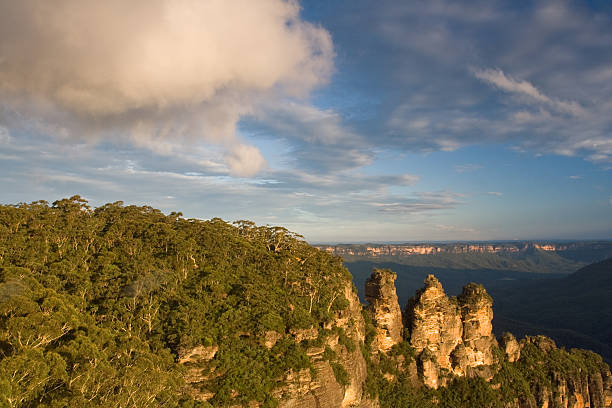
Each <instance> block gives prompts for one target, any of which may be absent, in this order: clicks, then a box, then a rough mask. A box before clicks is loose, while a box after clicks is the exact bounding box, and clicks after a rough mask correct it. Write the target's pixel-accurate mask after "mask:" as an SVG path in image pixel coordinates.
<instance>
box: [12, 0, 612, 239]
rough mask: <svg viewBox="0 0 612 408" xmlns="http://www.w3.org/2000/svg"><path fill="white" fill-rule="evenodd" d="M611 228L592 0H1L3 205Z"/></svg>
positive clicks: (449, 232)
mask: <svg viewBox="0 0 612 408" xmlns="http://www.w3.org/2000/svg"><path fill="white" fill-rule="evenodd" d="M74 194H79V195H81V196H83V197H85V198H87V199H88V200H89V201H90V203H91V204H92V205H101V204H104V203H107V202H114V201H118V200H121V201H124V202H125V203H126V204H138V205H151V206H153V207H156V208H160V209H161V210H163V211H164V212H170V211H181V212H183V214H184V215H185V216H187V217H195V218H203V219H208V218H212V217H221V218H223V219H226V220H228V221H233V220H238V219H250V220H253V221H255V222H257V223H258V224H271V225H282V226H285V227H287V228H289V229H290V230H293V231H296V232H298V233H300V234H303V235H304V236H305V238H306V239H307V240H309V241H310V242H358V241H426V240H495V239H609V238H612V6H611V5H610V2H607V1H592V2H572V1H537V2H530V1H466V2H461V1H452V2H450V1H436V0H432V1H428V2H397V1H390V0H389V1H386V0H382V1H378V2H376V3H372V2H368V1H364V0H350V1H348V0H347V1H318V0H309V1H303V2H302V3H296V2H287V1H283V0H260V1H258V2H252V1H247V0H231V1H229V0H228V1H216V0H209V1H205V0H175V1H170V0H150V1H144V0H143V1H139V0H137V1H133V2H129V3H125V2H122V1H118V0H117V1H108V2H104V3H100V2H88V1H85V2H83V1H80V0H79V1H77V0H63V1H62V2H57V3H53V4H51V3H48V2H45V1H42V0H40V1H37V0H28V1H23V2H12V1H8V0H7V1H3V0H0V202H2V203H18V202H30V201H35V200H40V199H44V200H47V201H50V202H52V201H54V200H56V199H59V198H62V197H69V196H71V195H74Z"/></svg>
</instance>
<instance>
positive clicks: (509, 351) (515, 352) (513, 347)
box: [500, 332, 521, 363]
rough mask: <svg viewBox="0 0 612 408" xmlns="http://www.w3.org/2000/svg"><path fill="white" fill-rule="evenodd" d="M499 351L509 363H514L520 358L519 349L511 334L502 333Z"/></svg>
mask: <svg viewBox="0 0 612 408" xmlns="http://www.w3.org/2000/svg"><path fill="white" fill-rule="evenodd" d="M500 346H501V349H502V350H503V351H504V352H505V353H506V358H507V359H508V361H509V362H511V363H514V362H515V361H517V360H518V359H519V358H520V357H521V347H520V345H519V343H518V341H516V337H514V335H513V334H512V333H507V332H506V333H504V334H503V335H502V337H501V339H500Z"/></svg>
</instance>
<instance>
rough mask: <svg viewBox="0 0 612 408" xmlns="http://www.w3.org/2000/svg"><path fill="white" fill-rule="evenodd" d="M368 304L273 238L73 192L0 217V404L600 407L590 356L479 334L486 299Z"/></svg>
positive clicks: (339, 271)
mask: <svg viewBox="0 0 612 408" xmlns="http://www.w3.org/2000/svg"><path fill="white" fill-rule="evenodd" d="M395 278H396V275H395V274H394V273H393V272H391V271H389V270H375V271H374V272H373V274H372V276H371V277H370V279H369V281H368V282H367V286H366V297H367V301H368V305H367V306H364V305H362V304H361V303H360V302H359V299H358V297H357V294H356V290H355V287H354V286H353V284H352V279H351V276H350V274H349V273H348V271H347V270H346V269H345V268H344V267H343V266H342V260H341V259H340V258H338V257H335V256H332V255H330V254H328V253H326V252H324V251H319V250H317V249H316V248H313V247H311V246H310V245H308V244H307V243H306V242H305V241H304V240H303V239H301V237H300V236H298V235H296V234H293V233H291V232H289V231H287V230H286V229H284V228H280V227H259V226H256V225H254V224H253V223H251V222H248V221H239V222H236V223H233V224H230V223H227V222H224V221H222V220H220V219H212V220H209V221H201V220H194V219H184V218H183V217H182V216H181V214H180V213H171V214H169V215H164V214H163V213H161V212H160V211H159V210H155V209H153V208H150V207H136V206H124V205H123V203H121V202H117V203H113V204H107V205H104V206H102V207H98V208H90V207H89V206H88V204H87V202H86V201H85V200H83V199H82V198H80V197H78V196H75V197H72V198H70V199H64V200H59V201H56V202H55V203H53V204H52V205H49V204H48V203H46V202H35V203H31V204H20V205H5V206H0V406H3V407H4V406H6V407H12V408H21V407H24V408H25V407H60V406H62V407H63V406H75V407H81V406H84V407H85V406H86V407H122V408H137V407H138V408H140V407H183V408H188V407H189V408H195V407H252V408H256V407H261V408H264V407H266V408H273V407H282V408H294V407H295V408H298V407H300V408H302V407H303V408H348V407H361V408H391V407H413V406H414V407H440V408H442V407H500V408H501V407H508V408H532V407H533V408H536V407H538V408H539V407H544V406H545V407H549V408H556V407H564V408H567V407H572V408H579V407H590V408H600V407H602V408H603V407H607V406H609V405H610V403H611V400H610V398H611V396H612V395H611V394H610V387H611V385H612V384H611V382H612V377H611V375H610V370H609V368H608V366H607V365H606V364H604V363H603V362H602V359H601V357H599V356H598V355H596V354H594V353H591V352H588V351H583V350H570V351H566V350H564V349H560V348H557V347H556V346H555V344H554V343H553V342H552V341H551V340H549V339H547V338H544V337H527V338H525V339H523V340H520V341H517V340H516V339H515V338H514V337H513V336H512V335H510V334H506V335H504V336H503V337H502V338H501V339H500V340H499V341H497V340H496V339H495V338H494V337H493V336H492V335H491V319H492V311H491V304H492V300H491V298H490V297H489V295H488V294H487V293H486V291H485V289H484V288H483V287H482V286H480V285H477V284H468V285H467V286H466V287H465V288H464V290H463V292H462V293H461V294H460V295H459V296H458V297H456V298H453V297H448V296H447V295H446V294H445V293H444V290H443V288H442V286H441V284H440V283H439V282H438V280H437V279H436V278H435V277H433V276H430V277H428V278H427V279H426V281H425V287H424V288H423V289H421V290H419V291H418V292H417V293H416V294H415V296H414V297H413V298H412V299H411V301H410V302H409V304H408V305H407V306H406V307H405V308H404V312H403V313H402V310H401V308H400V305H399V302H398V298H397V294H396V290H395V285H394V281H395Z"/></svg>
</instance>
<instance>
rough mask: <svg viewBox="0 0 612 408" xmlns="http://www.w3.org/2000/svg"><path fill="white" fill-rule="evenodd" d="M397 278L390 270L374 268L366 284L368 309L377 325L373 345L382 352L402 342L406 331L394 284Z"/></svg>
mask: <svg viewBox="0 0 612 408" xmlns="http://www.w3.org/2000/svg"><path fill="white" fill-rule="evenodd" d="M396 278H397V275H396V274H395V273H393V272H391V271H390V270H386V269H374V272H372V276H370V279H368V281H367V282H366V286H365V295H366V300H367V301H368V303H369V305H368V310H369V311H370V313H371V314H372V320H373V323H374V326H375V327H376V339H375V340H374V344H373V345H372V347H373V348H374V349H375V350H378V351H382V352H387V351H389V350H390V349H391V347H393V346H394V345H396V344H398V343H399V342H401V341H402V336H403V331H404V326H403V324H402V311H401V309H400V306H399V303H398V300H397V292H396V290H395V284H394V282H395V279H396Z"/></svg>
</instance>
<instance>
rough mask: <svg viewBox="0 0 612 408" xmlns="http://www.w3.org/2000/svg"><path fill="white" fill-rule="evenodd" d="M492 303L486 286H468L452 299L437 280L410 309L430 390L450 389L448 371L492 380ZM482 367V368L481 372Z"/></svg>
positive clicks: (430, 279)
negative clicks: (447, 384)
mask: <svg viewBox="0 0 612 408" xmlns="http://www.w3.org/2000/svg"><path fill="white" fill-rule="evenodd" d="M491 306H492V300H491V298H490V297H489V296H488V295H487V294H486V292H485V290H484V288H482V286H479V285H476V284H470V285H467V286H466V287H465V288H464V290H463V293H462V294H461V296H459V297H458V298H449V297H448V296H446V294H445V293H444V290H443V289H442V285H441V284H440V282H439V281H438V280H437V279H436V278H435V277H434V276H433V275H429V276H428V277H427V279H426V280H425V288H423V289H422V290H420V291H419V292H417V294H416V295H415V296H414V297H413V298H412V299H411V300H410V301H409V303H408V305H407V306H406V311H405V316H406V326H407V327H408V328H409V331H410V345H411V346H412V347H413V348H414V350H415V352H416V354H417V360H418V361H419V367H420V375H421V378H422V380H423V382H424V383H425V385H427V386H429V387H432V388H437V387H438V386H439V385H444V384H446V381H447V379H448V377H445V378H441V375H442V374H443V372H448V373H452V374H453V375H457V376H464V375H469V376H485V377H486V376H490V371H489V370H486V369H485V367H487V366H491V365H492V364H493V363H494V359H493V351H492V349H493V347H495V346H496V341H495V338H494V337H493V336H492V334H491V330H492V325H491V320H492V318H493V311H492V308H491ZM477 368H479V369H477Z"/></svg>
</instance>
